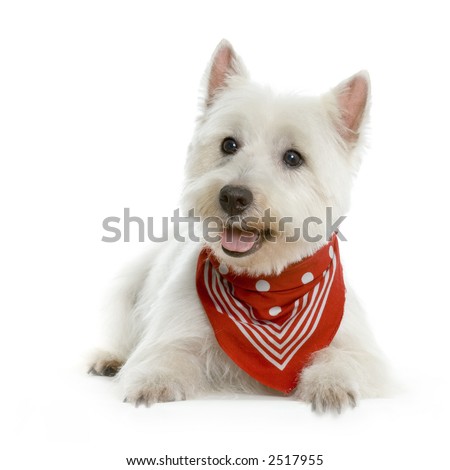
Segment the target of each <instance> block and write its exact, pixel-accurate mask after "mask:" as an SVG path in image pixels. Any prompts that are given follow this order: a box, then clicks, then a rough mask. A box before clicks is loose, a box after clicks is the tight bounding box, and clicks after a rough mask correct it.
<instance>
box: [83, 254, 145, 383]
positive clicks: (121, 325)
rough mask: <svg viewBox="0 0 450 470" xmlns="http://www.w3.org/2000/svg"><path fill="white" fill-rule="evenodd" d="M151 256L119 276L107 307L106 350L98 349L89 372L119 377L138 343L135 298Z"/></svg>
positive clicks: (142, 283)
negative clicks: (118, 373) (121, 369)
mask: <svg viewBox="0 0 450 470" xmlns="http://www.w3.org/2000/svg"><path fill="white" fill-rule="evenodd" d="M152 260H153V256H151V254H150V253H149V255H148V256H144V257H142V258H140V259H139V260H136V262H134V263H132V264H131V265H130V266H128V267H127V268H126V269H125V270H124V271H123V272H122V273H121V275H120V276H119V277H117V278H116V279H115V281H114V283H113V286H112V288H111V295H110V299H109V301H108V302H107V305H106V311H105V314H106V318H105V327H106V335H105V336H106V338H105V340H106V349H105V350H97V351H95V352H94V353H93V354H92V357H91V359H90V361H89V373H90V374H93V375H103V376H108V377H112V376H115V375H116V374H117V372H118V371H119V370H120V368H121V367H122V365H123V364H124V363H125V361H126V359H127V358H128V356H129V355H130V353H131V351H132V350H133V348H134V347H135V346H136V344H137V342H138V341H139V331H140V330H142V328H139V326H138V323H139V320H140V319H139V318H138V315H137V313H136V312H135V304H136V299H137V297H138V295H139V293H140V291H141V289H142V287H143V286H144V284H145V280H146V278H147V276H148V273H149V270H150V268H151V265H152Z"/></svg>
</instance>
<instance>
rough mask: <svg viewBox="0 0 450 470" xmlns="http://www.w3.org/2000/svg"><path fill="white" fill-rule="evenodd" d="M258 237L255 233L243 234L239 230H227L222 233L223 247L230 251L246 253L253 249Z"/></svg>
mask: <svg viewBox="0 0 450 470" xmlns="http://www.w3.org/2000/svg"><path fill="white" fill-rule="evenodd" d="M257 238H258V235H257V234H256V233H253V232H243V231H242V230H239V229H237V228H227V229H225V230H224V232H223V233H222V247H223V248H225V249H226V250H228V251H238V252H240V253H244V252H245V251H248V250H250V248H252V247H253V245H254V244H255V242H256V240H257Z"/></svg>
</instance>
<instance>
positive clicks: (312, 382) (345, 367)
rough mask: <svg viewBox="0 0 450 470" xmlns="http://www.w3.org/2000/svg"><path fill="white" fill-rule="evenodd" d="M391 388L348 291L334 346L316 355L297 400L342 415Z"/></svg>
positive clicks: (307, 368)
mask: <svg viewBox="0 0 450 470" xmlns="http://www.w3.org/2000/svg"><path fill="white" fill-rule="evenodd" d="M388 388H389V379H388V374H387V371H386V366H385V363H384V360H383V358H382V357H381V353H380V352H379V350H378V348H377V346H376V344H375V342H374V339H373V337H372V334H371V332H370V329H369V327H368V325H367V324H366V322H365V318H364V312H363V311H362V308H361V306H360V305H359V303H358V301H357V299H356V298H355V296H354V294H353V293H352V292H351V291H350V290H348V291H347V300H346V306H345V313H344V319H343V321H342V324H341V326H340V329H339V331H338V333H337V334H336V336H335V338H334V340H333V342H332V343H331V345H330V346H329V347H327V348H324V349H322V350H321V351H318V352H317V353H316V354H314V356H313V358H312V361H311V363H310V365H309V366H308V367H306V368H305V369H304V370H303V371H302V373H301V374H300V378H299V384H298V386H297V388H296V390H295V391H294V394H293V395H294V397H295V398H298V399H301V400H304V401H306V402H308V403H311V405H312V408H313V410H314V411H317V412H325V411H334V412H338V413H339V412H341V411H342V410H343V409H345V408H348V407H354V406H356V403H357V401H358V399H359V398H370V397H377V396H382V395H383V394H384V393H385V392H386V390H387V389H388Z"/></svg>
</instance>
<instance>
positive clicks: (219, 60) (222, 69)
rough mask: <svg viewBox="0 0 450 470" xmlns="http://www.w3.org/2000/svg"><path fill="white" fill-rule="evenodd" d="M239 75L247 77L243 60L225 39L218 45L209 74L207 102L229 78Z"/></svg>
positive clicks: (209, 101)
mask: <svg viewBox="0 0 450 470" xmlns="http://www.w3.org/2000/svg"><path fill="white" fill-rule="evenodd" d="M235 75H239V76H241V77H247V75H248V74H247V71H246V69H245V66H244V64H243V62H242V60H241V59H240V58H239V57H238V56H237V55H236V53H235V52H234V49H233V47H232V45H231V44H230V43H229V42H228V41H227V40H226V39H223V40H222V41H221V42H220V43H219V45H218V46H217V47H216V50H215V51H214V54H213V56H212V59H211V64H210V66H209V69H208V74H207V86H208V92H207V99H206V101H207V104H209V103H211V101H212V100H213V98H214V96H215V95H216V94H217V92H218V91H219V90H221V89H223V88H225V87H226V86H227V81H228V80H229V78H231V77H233V76H235Z"/></svg>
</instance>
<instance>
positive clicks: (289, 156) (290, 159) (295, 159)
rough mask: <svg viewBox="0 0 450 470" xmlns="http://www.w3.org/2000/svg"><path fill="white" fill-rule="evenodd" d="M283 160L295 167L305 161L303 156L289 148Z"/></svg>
mask: <svg viewBox="0 0 450 470" xmlns="http://www.w3.org/2000/svg"><path fill="white" fill-rule="evenodd" d="M283 161H284V163H286V165H287V166H289V167H291V168H295V167H296V166H300V165H301V164H302V163H303V157H302V156H301V155H300V154H299V153H298V152H296V151H295V150H288V151H287V152H286V153H285V154H284V156H283Z"/></svg>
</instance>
